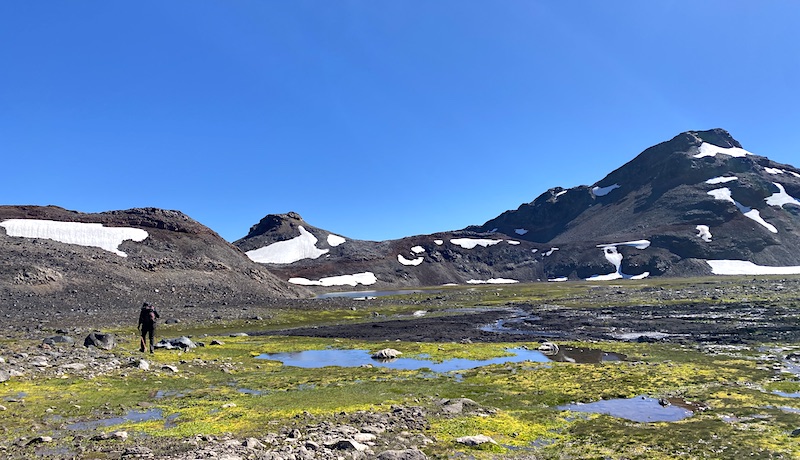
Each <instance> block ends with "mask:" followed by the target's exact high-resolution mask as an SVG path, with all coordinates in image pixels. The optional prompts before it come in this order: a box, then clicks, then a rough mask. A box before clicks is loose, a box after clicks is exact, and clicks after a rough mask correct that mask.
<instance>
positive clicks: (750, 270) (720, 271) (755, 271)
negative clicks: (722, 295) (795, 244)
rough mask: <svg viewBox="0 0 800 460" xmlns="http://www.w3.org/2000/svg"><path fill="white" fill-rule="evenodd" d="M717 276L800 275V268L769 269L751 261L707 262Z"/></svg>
mask: <svg viewBox="0 0 800 460" xmlns="http://www.w3.org/2000/svg"><path fill="white" fill-rule="evenodd" d="M706 263H708V265H710V266H711V272H712V273H714V274H715V275H800V266H789V267H767V266H763V265H756V264H754V263H753V262H750V261H749V260H707V261H706Z"/></svg>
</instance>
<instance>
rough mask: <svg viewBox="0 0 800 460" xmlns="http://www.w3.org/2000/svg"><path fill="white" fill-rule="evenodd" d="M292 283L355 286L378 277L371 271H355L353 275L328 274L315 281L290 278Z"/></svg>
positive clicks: (365, 283) (375, 279) (368, 282)
mask: <svg viewBox="0 0 800 460" xmlns="http://www.w3.org/2000/svg"><path fill="white" fill-rule="evenodd" d="M289 282H290V283H292V284H300V285H303V286H326V287H327V286H357V285H359V284H363V285H370V284H375V283H377V282H378V278H377V277H375V274H374V273H372V272H364V273H356V274H353V275H340V276H329V277H327V278H322V279H319V280H317V281H313V280H310V279H307V278H290V279H289Z"/></svg>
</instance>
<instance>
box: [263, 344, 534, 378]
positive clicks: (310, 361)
mask: <svg viewBox="0 0 800 460" xmlns="http://www.w3.org/2000/svg"><path fill="white" fill-rule="evenodd" d="M508 351H509V352H511V353H514V354H513V355H512V356H503V357H500V358H493V359H485V360H479V359H463V358H454V359H448V360H446V361H443V362H435V361H430V360H426V359H417V358H402V357H401V358H397V359H391V360H378V359H372V357H371V355H370V353H369V351H367V350H336V349H328V350H306V351H300V352H295V353H264V354H261V355H258V356H256V359H269V360H273V361H280V362H281V363H283V365H284V366H295V367H305V368H319V367H326V366H339V367H359V366H365V365H373V366H379V367H388V368H390V369H402V370H417V369H430V370H432V371H434V372H451V371H462V370H467V369H474V368H476V367H482V366H488V365H491V364H504V363H519V362H523V361H534V362H548V361H550V360H549V359H548V358H547V356H545V355H544V354H543V353H541V352H539V351H535V350H527V349H524V348H510V349H508Z"/></svg>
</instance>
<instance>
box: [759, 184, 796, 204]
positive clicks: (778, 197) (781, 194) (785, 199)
mask: <svg viewBox="0 0 800 460" xmlns="http://www.w3.org/2000/svg"><path fill="white" fill-rule="evenodd" d="M773 184H775V186H776V187H778V192H777V193H773V194H772V196H769V197H767V198H766V199H765V200H766V202H767V204H768V205H770V206H780V207H781V208H782V207H783V206H784V205H787V204H793V205H795V206H800V200H798V199H797V198H795V197H793V196H791V195H789V194H788V193H786V189H784V188H783V185H781V184H779V183H777V182H773Z"/></svg>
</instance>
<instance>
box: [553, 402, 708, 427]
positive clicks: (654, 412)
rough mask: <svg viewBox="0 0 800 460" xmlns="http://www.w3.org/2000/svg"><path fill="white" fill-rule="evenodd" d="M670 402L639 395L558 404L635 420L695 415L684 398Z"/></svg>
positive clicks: (577, 410) (669, 419) (670, 420)
mask: <svg viewBox="0 0 800 460" xmlns="http://www.w3.org/2000/svg"><path fill="white" fill-rule="evenodd" d="M669 401H670V404H668V405H662V404H661V403H659V400H658V399H655V398H648V397H645V396H637V397H635V398H631V399H609V400H604V401H597V402H593V403H587V404H581V403H578V404H567V405H564V406H558V408H557V409H559V410H569V411H573V412H589V413H593V414H606V415H610V416H612V417H619V418H624V419H627V420H631V421H634V422H677V421H678V420H683V419H685V418H687V417H691V416H692V415H694V412H693V411H691V410H689V409H688V408H687V407H686V406H689V405H688V404H686V403H685V402H684V403H683V404H680V403H681V402H682V400H677V399H676V400H672V399H670V400H669Z"/></svg>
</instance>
